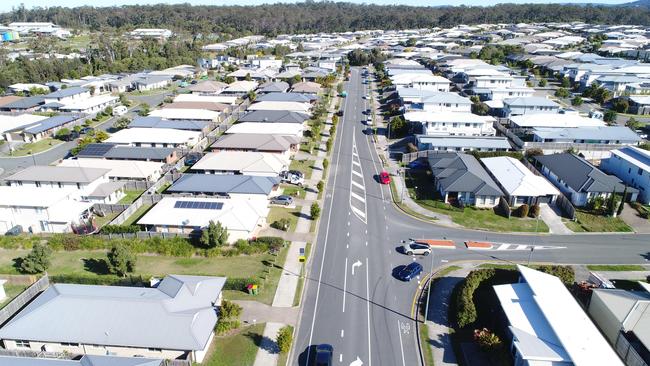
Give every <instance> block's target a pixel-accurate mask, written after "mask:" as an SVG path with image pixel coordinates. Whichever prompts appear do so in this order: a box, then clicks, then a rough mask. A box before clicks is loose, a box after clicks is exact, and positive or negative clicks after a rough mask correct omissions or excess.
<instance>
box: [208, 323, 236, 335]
mask: <svg viewBox="0 0 650 366" xmlns="http://www.w3.org/2000/svg"><path fill="white" fill-rule="evenodd" d="M239 326H240V323H239V320H226V319H219V321H218V322H217V325H216V326H215V327H214V331H215V332H216V333H217V334H218V335H223V334H226V333H228V332H230V331H231V330H233V329H237V328H239Z"/></svg>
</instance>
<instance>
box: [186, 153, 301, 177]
mask: <svg viewBox="0 0 650 366" xmlns="http://www.w3.org/2000/svg"><path fill="white" fill-rule="evenodd" d="M288 166H289V163H288V160H287V159H285V158H283V157H282V156H280V155H278V154H270V153H262V152H250V151H222V152H218V153H208V154H205V155H204V156H203V157H202V158H201V160H199V161H198V162H197V163H196V164H194V165H193V166H192V170H194V171H201V172H203V173H206V174H242V175H259V176H265V177H277V176H278V175H279V174H280V172H282V171H284V170H287V168H288Z"/></svg>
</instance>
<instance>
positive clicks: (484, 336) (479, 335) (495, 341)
mask: <svg viewBox="0 0 650 366" xmlns="http://www.w3.org/2000/svg"><path fill="white" fill-rule="evenodd" d="M474 341H476V343H478V345H479V347H480V348H481V349H482V350H483V351H486V352H489V351H493V350H495V349H498V348H501V345H502V343H501V339H499V336H497V335H496V334H494V333H492V332H490V330H488V329H487V328H483V329H474Z"/></svg>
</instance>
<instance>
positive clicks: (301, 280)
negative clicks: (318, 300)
mask: <svg viewBox="0 0 650 366" xmlns="http://www.w3.org/2000/svg"><path fill="white" fill-rule="evenodd" d="M309 253H311V243H307V244H306V245H305V258H306V261H308V260H309ZM304 286H305V265H304V264H303V265H302V267H301V268H300V277H299V278H298V285H297V286H296V293H295V294H294V295H293V306H298V305H300V299H301V298H302V288H303V287H304Z"/></svg>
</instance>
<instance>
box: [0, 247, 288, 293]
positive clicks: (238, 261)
mask: <svg viewBox="0 0 650 366" xmlns="http://www.w3.org/2000/svg"><path fill="white" fill-rule="evenodd" d="M27 253H29V251H28V250H23V249H16V250H9V249H7V250H2V251H0V273H2V274H19V272H18V271H17V270H16V268H15V267H14V260H15V258H18V257H24V256H25V255H26V254H27ZM286 256H287V249H286V248H283V249H282V250H281V251H280V252H279V253H278V254H277V255H273V254H268V253H266V254H254V255H239V256H234V257H213V258H204V257H192V258H181V257H166V256H159V255H138V259H137V265H136V271H135V272H134V275H142V276H143V277H145V278H148V277H149V276H161V277H162V276H165V275H167V274H170V273H173V274H187V275H190V274H191V275H204V276H225V277H238V278H241V277H264V276H266V277H267V278H266V280H263V283H262V289H261V291H260V292H259V295H249V294H247V293H246V292H244V291H236V290H225V291H224V297H226V298H227V299H233V300H256V301H260V302H263V303H265V304H269V305H270V304H271V303H273V297H274V296H275V289H276V288H277V284H278V280H279V278H280V275H281V273H282V269H281V267H282V265H283V264H284V261H285V259H286ZM105 258H106V253H105V252H104V251H87V250H76V251H57V252H54V253H53V254H52V258H51V265H50V268H48V270H47V272H48V274H50V275H62V274H73V275H83V276H102V274H101V273H103V271H102V270H101V267H99V266H101V262H100V261H101V260H103V259H105Z"/></svg>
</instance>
